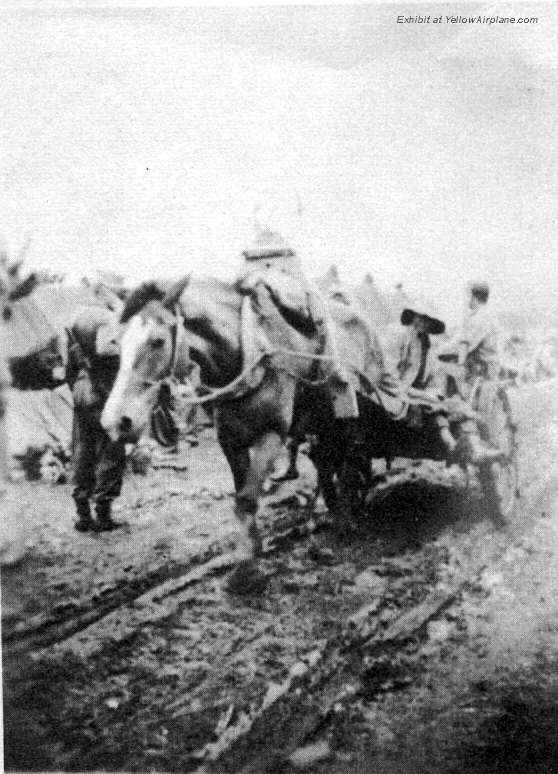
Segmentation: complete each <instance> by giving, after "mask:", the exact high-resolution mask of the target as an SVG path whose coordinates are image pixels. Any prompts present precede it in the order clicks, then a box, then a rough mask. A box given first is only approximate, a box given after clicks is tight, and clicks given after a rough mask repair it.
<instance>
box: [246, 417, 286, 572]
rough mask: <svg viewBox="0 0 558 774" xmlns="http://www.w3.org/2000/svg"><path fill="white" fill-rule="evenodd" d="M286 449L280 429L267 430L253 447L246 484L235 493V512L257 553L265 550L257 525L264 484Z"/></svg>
mask: <svg viewBox="0 0 558 774" xmlns="http://www.w3.org/2000/svg"><path fill="white" fill-rule="evenodd" d="M282 451H283V441H282V439H281V437H280V436H279V433H276V432H268V433H264V435H262V436H261V438H259V439H258V440H257V441H256V443H255V444H253V446H252V447H251V449H250V453H249V454H250V464H249V467H248V470H247V472H246V477H245V481H244V485H243V486H242V488H241V489H240V491H238V492H237V495H236V515H237V517H238V519H239V520H240V522H241V523H242V524H244V525H245V527H246V532H247V535H248V540H249V543H250V546H251V548H252V552H253V553H252V555H253V556H254V557H257V556H258V555H259V554H260V553H261V550H262V538H261V534H260V531H259V529H258V525H257V521H256V514H257V512H258V505H259V500H260V497H261V495H262V490H263V484H264V482H265V480H266V478H267V477H268V475H269V473H270V472H271V471H272V470H273V469H274V466H275V462H276V460H277V458H278V457H279V456H280V455H281V453H282Z"/></svg>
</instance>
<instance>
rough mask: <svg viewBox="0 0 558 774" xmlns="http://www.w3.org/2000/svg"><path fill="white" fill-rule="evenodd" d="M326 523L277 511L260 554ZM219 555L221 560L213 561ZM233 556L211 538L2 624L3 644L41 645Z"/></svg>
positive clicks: (10, 647) (23, 648) (229, 545)
mask: <svg viewBox="0 0 558 774" xmlns="http://www.w3.org/2000/svg"><path fill="white" fill-rule="evenodd" d="M329 523H330V518H329V516H328V515H326V514H323V515H320V516H316V515H315V514H309V513H308V512H305V511H304V510H302V509H299V510H297V511H294V510H289V511H286V512H285V513H282V514H280V515H279V516H278V518H277V520H276V521H275V523H273V524H271V526H270V525H268V529H267V530H266V536H265V538H264V555H270V554H272V553H276V552H277V551H281V550H283V549H285V548H287V547H288V546H290V545H292V543H293V541H296V540H298V539H300V538H301V537H303V536H304V535H306V534H308V532H312V531H314V530H315V529H320V528H322V527H324V526H326V525H328V524H329ZM220 557H221V558H222V562H221V564H220V563H219V561H216V560H218V559H219V558H220ZM235 560H236V558H235V554H234V544H233V542H232V541H231V540H230V539H224V540H222V541H219V542H215V543H212V544H210V545H209V546H208V548H207V550H205V551H204V552H203V553H201V554H197V555H194V556H192V557H191V560H190V562H189V563H188V564H186V565H178V564H172V565H163V566H161V567H158V568H157V569H155V570H153V571H151V572H149V573H147V574H145V575H144V576H142V577H140V578H134V579H133V581H131V582H129V583H128V582H126V581H125V580H124V581H121V582H119V583H118V584H117V585H115V586H113V587H112V588H110V589H108V590H107V591H106V592H105V593H104V594H102V598H101V599H98V598H95V599H91V600H86V601H84V602H83V603H82V604H81V605H79V606H78V607H77V610H76V606H75V605H72V606H71V607H70V608H69V609H68V608H66V607H61V608H60V609H59V610H58V611H57V613H56V614H55V615H52V616H45V614H39V615H37V616H34V617H32V618H31V619H28V620H27V621H26V622H25V623H23V624H19V625H16V626H12V627H11V628H10V626H9V623H8V624H7V625H6V624H4V625H3V634H2V642H3V645H4V647H5V649H6V651H7V652H9V653H10V654H12V655H17V654H18V653H22V652H29V651H39V652H41V651H44V649H45V648H49V647H50V646H55V645H56V644H57V643H62V642H64V641H65V640H67V639H68V638H70V637H73V636H75V635H77V634H79V633H80V632H82V631H84V630H85V629H87V628H88V627H89V626H92V625H95V624H97V623H98V622H100V621H102V620H103V619H105V618H107V617H108V616H110V615H111V614H114V613H117V611H119V610H120V609H123V608H126V607H129V606H137V605H138V603H139V604H141V601H142V598H149V597H152V598H153V599H154V600H157V598H161V599H162V598H164V597H168V596H170V595H172V594H177V593H178V592H180V591H181V590H182V589H183V588H186V587H188V586H191V585H192V584H194V583H197V582H201V581H202V580H203V578H204V577H205V575H206V574H212V573H213V574H215V573H220V572H225V571H227V570H228V569H230V568H231V567H232V566H233V564H234V562H235ZM68 613H69V614H68Z"/></svg>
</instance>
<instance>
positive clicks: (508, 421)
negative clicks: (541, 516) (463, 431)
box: [477, 382, 519, 522]
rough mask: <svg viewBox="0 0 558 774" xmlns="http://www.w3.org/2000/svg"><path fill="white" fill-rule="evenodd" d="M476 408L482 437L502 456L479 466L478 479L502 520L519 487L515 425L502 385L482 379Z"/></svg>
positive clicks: (493, 511) (492, 510) (510, 513)
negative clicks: (495, 460) (498, 459)
mask: <svg viewBox="0 0 558 774" xmlns="http://www.w3.org/2000/svg"><path fill="white" fill-rule="evenodd" d="M477 410H478V412H479V431H480V435H481V438H482V439H483V441H484V442H485V443H487V444H488V445H489V446H491V447H492V448H494V449H499V450H500V451H501V452H502V453H503V457H502V460H500V461H498V462H492V463H490V464H488V465H482V466H480V468H479V480H480V484H481V488H482V492H483V495H484V498H485V502H486V504H487V507H488V510H489V512H490V514H491V516H493V517H495V518H496V519H497V520H498V521H500V522H505V521H507V520H509V519H510V518H511V517H512V516H513V514H514V511H515V508H516V505H517V500H518V495H519V487H518V470H517V443H516V426H515V424H514V422H513V419H512V411H511V406H510V402H509V399H508V396H507V395H506V392H505V390H504V388H503V387H499V386H498V385H495V384H493V383H490V382H485V383H484V384H483V385H482V387H481V389H480V391H479V395H478V401H477Z"/></svg>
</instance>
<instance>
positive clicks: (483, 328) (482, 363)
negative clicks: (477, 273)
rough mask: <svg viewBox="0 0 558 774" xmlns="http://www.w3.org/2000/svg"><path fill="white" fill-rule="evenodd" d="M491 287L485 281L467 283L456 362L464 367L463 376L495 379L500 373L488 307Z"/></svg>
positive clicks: (495, 329)
mask: <svg viewBox="0 0 558 774" xmlns="http://www.w3.org/2000/svg"><path fill="white" fill-rule="evenodd" d="M489 295H490V288H489V286H488V284H487V283H486V282H472V283H471V284H470V285H469V303H468V312H467V314H466V316H465V320H464V322H463V328H462V330H461V334H460V336H459V342H458V344H459V348H458V353H457V362H458V365H460V366H462V367H463V369H464V378H465V381H466V382H470V381H471V379H472V378H473V377H474V376H482V377H483V378H484V379H490V380H495V379H497V378H498V373H499V368H500V364H499V351H498V349H499V347H498V339H499V334H498V324H497V322H496V319H495V317H494V315H493V314H492V312H491V310H490V308H489V306H488V298H489Z"/></svg>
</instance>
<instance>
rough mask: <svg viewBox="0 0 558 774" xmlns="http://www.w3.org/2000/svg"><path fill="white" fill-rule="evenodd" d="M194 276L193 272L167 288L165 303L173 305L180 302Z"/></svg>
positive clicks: (169, 305)
mask: <svg viewBox="0 0 558 774" xmlns="http://www.w3.org/2000/svg"><path fill="white" fill-rule="evenodd" d="M191 277H192V274H191V273H190V274H187V275H186V276H185V277H183V278H182V279H180V280H178V282H175V283H174V284H173V285H171V287H170V288H169V289H168V290H167V292H166V293H165V297H164V299H163V305H164V306H168V307H173V306H174V305H175V304H177V303H178V301H179V300H180V296H181V295H182V294H183V293H184V291H185V290H186V288H187V287H188V285H189V284H190V279H191Z"/></svg>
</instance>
